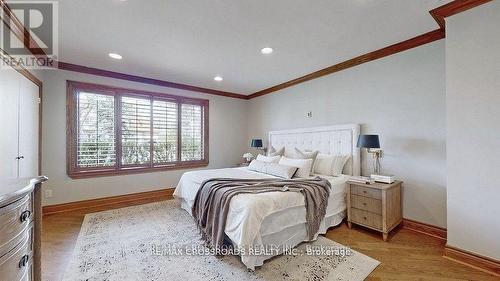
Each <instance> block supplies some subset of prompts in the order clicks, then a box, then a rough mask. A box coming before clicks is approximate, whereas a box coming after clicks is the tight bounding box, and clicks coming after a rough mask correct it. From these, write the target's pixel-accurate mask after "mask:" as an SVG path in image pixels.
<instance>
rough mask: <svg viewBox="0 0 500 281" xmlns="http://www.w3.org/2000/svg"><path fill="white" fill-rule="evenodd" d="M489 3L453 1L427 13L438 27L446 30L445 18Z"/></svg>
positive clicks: (483, 0) (479, 0)
mask: <svg viewBox="0 0 500 281" xmlns="http://www.w3.org/2000/svg"><path fill="white" fill-rule="evenodd" d="M490 1H492V0H455V1H452V2H450V3H448V4H445V5H443V6H440V7H437V8H436V9H434V10H431V11H430V12H429V13H430V14H431V16H432V17H433V18H434V19H435V20H436V21H437V23H438V24H439V27H441V29H443V30H444V29H446V22H445V18H447V17H449V16H453V15H455V14H458V13H461V12H464V11H467V10H470V9H472V8H475V7H477V6H479V5H482V4H485V3H488V2H490Z"/></svg>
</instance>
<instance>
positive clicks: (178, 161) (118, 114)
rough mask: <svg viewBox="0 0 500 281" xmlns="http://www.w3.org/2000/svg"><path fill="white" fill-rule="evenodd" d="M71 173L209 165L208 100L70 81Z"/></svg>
mask: <svg viewBox="0 0 500 281" xmlns="http://www.w3.org/2000/svg"><path fill="white" fill-rule="evenodd" d="M67 98H68V109H67V112H68V134H67V144H68V148H67V151H68V157H67V159H68V160H67V161H68V163H67V164H68V175H69V176H70V177H72V178H82V177H95V176H105V175H113V174H127V173H133V172H148V171H160V170H169V169H179V168H192V167H201V166H206V165H208V101H207V100H202V99H191V98H185V97H180V96H172V95H166V94H160V93H150V92H143V91H136V90H130V89H120V88H113V87H107V86H101V85H94V84H88V83H80V82H73V81H68V96H67Z"/></svg>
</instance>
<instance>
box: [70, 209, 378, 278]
mask: <svg viewBox="0 0 500 281" xmlns="http://www.w3.org/2000/svg"><path fill="white" fill-rule="evenodd" d="M193 246H196V247H203V243H202V241H201V240H200V234H199V232H198V230H197V228H196V226H195V224H194V220H193V219H192V218H191V216H189V214H187V212H186V211H184V210H182V209H181V208H180V206H179V204H178V203H177V202H175V201H174V200H169V201H163V202H158V203H152V204H147V205H140V206H134V207H128V208H123V209H116V210H111V211H105V212H100V213H94V214H88V215H86V216H85V219H84V222H83V225H82V229H81V231H80V235H79V237H78V240H77V243H76V246H75V250H74V252H73V256H72V258H71V261H70V263H69V265H68V268H67V269H66V272H65V275H64V278H63V279H64V280H67V281H76V280H89V281H93V280H106V281H125V280H137V281H143V280H144V281H146V280H148V281H149V280H182V281H194V280H203V281H208V280H228V281H229V280H238V281H246V280H268V281H270V280H301V281H306V280H363V279H365V278H366V277H367V276H368V275H369V274H370V273H371V272H372V271H373V270H374V269H375V268H376V267H377V266H378V265H379V264H380V263H379V262H378V261H376V260H374V259H372V258H370V257H368V256H365V255H363V254H361V253H358V252H356V251H353V250H351V251H350V254H349V255H335V254H334V255H324V254H323V255H297V254H296V253H295V255H292V254H289V255H281V256H278V257H275V258H273V259H271V260H268V261H267V262H265V263H264V265H263V266H262V267H259V268H257V269H256V270H255V271H249V270H247V269H246V267H245V266H244V265H243V264H242V263H241V261H240V259H239V257H238V256H222V257H221V256H213V255H186V254H185V252H183V254H180V255H179V253H178V252H176V251H175V249H177V250H179V249H189V247H191V249H192V247H193ZM306 247H314V248H313V249H316V250H317V249H320V248H321V247H324V248H327V249H331V248H332V247H333V248H336V249H346V248H345V247H344V246H342V245H340V244H338V243H336V242H334V241H331V240H329V239H327V238H324V237H319V238H318V240H316V241H315V242H312V243H302V244H301V245H299V247H298V248H297V250H299V251H306ZM328 247H330V248H328ZM153 249H155V250H154V251H153ZM158 249H162V251H159V250H158ZM167 250H170V252H169V251H167ZM337 254H338V253H337Z"/></svg>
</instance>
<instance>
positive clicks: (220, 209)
mask: <svg viewBox="0 0 500 281" xmlns="http://www.w3.org/2000/svg"><path fill="white" fill-rule="evenodd" d="M330 189H331V185H330V182H329V181H327V180H325V179H322V178H320V177H317V178H314V179H291V180H281V179H227V178H214V179H209V180H206V181H204V182H203V183H202V184H201V187H200V189H199V190H198V193H197V194H196V197H195V200H194V204H193V208H192V214H193V217H194V218H195V220H196V223H197V224H198V228H199V229H200V231H201V233H202V236H203V239H204V240H205V242H206V243H207V244H208V245H209V246H211V247H214V248H215V249H217V250H220V249H221V247H222V245H223V244H224V229H225V227H226V219H227V214H228V212H229V203H230V202H231V199H232V198H233V197H234V196H236V195H239V194H248V193H252V194H255V193H263V192H276V191H280V192H300V193H302V194H303V195H304V201H305V207H306V221H307V233H308V236H309V239H311V240H312V239H314V236H315V235H316V233H317V232H318V229H319V226H320V224H321V221H322V220H323V218H324V217H325V214H326V207H327V204H328V197H329V196H330Z"/></svg>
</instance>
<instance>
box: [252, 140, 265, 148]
mask: <svg viewBox="0 0 500 281" xmlns="http://www.w3.org/2000/svg"><path fill="white" fill-rule="evenodd" d="M250 146H251V147H257V148H261V147H262V140H261V139H253V140H252V143H251V145H250Z"/></svg>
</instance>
